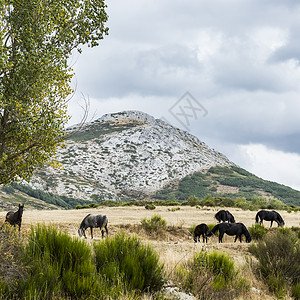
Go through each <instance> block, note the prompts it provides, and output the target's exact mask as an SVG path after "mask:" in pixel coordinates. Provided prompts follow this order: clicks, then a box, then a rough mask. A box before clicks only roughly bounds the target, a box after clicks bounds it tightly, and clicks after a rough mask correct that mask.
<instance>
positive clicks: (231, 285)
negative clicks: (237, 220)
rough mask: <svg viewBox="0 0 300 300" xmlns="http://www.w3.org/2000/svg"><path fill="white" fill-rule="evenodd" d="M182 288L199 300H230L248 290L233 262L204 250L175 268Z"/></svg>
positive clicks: (222, 255) (224, 255)
mask: <svg viewBox="0 0 300 300" xmlns="http://www.w3.org/2000/svg"><path fill="white" fill-rule="evenodd" d="M176 276H177V277H178V279H179V280H180V281H181V282H182V284H183V287H184V288H185V289H186V290H188V291H191V292H192V293H193V294H194V295H195V296H196V297H197V298H199V299H232V298H233V296H235V295H238V294H240V293H242V292H244V291H246V290H248V289H249V285H248V283H247V282H246V280H245V279H243V278H240V277H239V276H238V272H237V271H236V270H235V267H234V261H233V260H232V259H231V258H230V257H229V256H228V255H227V254H224V253H218V252H216V251H214V252H212V253H208V252H207V251H205V250H202V251H200V252H197V253H195V255H194V257H193V259H192V260H191V261H190V262H188V263H184V264H182V265H180V266H179V267H177V268H176Z"/></svg>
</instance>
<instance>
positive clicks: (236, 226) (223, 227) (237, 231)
mask: <svg viewBox="0 0 300 300" xmlns="http://www.w3.org/2000/svg"><path fill="white" fill-rule="evenodd" d="M217 230H219V243H222V240H223V236H224V233H226V234H228V235H235V239H234V242H236V240H237V239H238V238H239V240H240V242H242V235H244V236H245V238H246V242H247V243H250V242H251V236H250V233H249V231H248V229H247V228H246V226H245V225H244V224H243V223H220V224H217V225H216V226H215V227H214V228H213V229H212V230H211V231H210V232H209V233H208V234H207V236H212V235H213V234H214V233H215V232H216V231H217Z"/></svg>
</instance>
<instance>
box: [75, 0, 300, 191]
mask: <svg viewBox="0 0 300 300" xmlns="http://www.w3.org/2000/svg"><path fill="white" fill-rule="evenodd" d="M107 5H108V8H107V13H108V15H109V22H108V24H107V25H108V26H109V28H110V31H109V35H108V36H106V37H105V39H104V40H103V41H101V43H100V46H99V47H97V48H93V49H87V48H84V49H83V54H81V55H79V56H78V55H74V57H73V60H74V62H75V64H74V66H73V68H74V71H75V74H76V76H75V80H74V87H75V86H76V93H75V95H74V97H73V98H72V100H71V101H70V105H69V111H70V115H71V116H72V118H71V120H70V123H69V124H70V125H72V124H75V123H78V122H79V121H80V118H81V117H82V114H83V113H82V110H81V108H80V105H81V104H82V95H84V96H85V97H86V98H89V100H90V116H89V119H97V118H99V117H101V116H102V115H103V114H105V113H110V112H118V111H123V110H141V111H143V112H146V113H148V114H150V115H153V116H154V117H156V118H163V119H164V120H166V121H168V122H169V123H171V124H172V125H174V126H176V127H179V128H182V129H184V130H187V131H189V132H190V133H192V134H194V135H196V136H197V137H198V138H199V139H200V140H202V141H204V142H205V143H206V144H208V145H209V146H211V147H212V148H214V149H216V150H218V151H220V152H222V153H223V154H225V155H226V156H227V157H228V158H229V159H231V160H232V161H233V162H235V163H236V164H238V165H240V166H241V167H243V168H245V169H247V170H248V171H250V172H253V173H254V174H256V175H257V176H259V177H262V178H264V179H268V180H272V181H276V182H279V183H282V184H285V185H288V186H291V187H293V188H296V189H298V190H300V117H299V114H300V65H299V59H300V39H299V36H300V1H299V0H251V1H250V0H249V1H247V0H214V1H211V0H205V1H204V0H194V1H192V0H185V1H183V0H181V1H179V0H172V1H171V0H159V1H158V0H152V1H150V0H149V1H146V0H112V1H107Z"/></svg>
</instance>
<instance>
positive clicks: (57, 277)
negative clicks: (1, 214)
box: [18, 226, 100, 299]
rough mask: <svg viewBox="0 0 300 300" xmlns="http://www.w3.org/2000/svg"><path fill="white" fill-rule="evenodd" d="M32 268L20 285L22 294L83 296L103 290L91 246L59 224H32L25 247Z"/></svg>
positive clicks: (19, 290) (45, 297)
mask: <svg viewBox="0 0 300 300" xmlns="http://www.w3.org/2000/svg"><path fill="white" fill-rule="evenodd" d="M24 251H25V261H26V263H27V265H28V266H30V269H29V271H28V274H27V276H26V278H25V279H24V280H23V282H21V283H20V287H19V289H18V292H19V296H20V298H21V297H23V298H29V299H30V298H37V299H51V298H53V297H58V296H59V297H71V298H81V297H83V296H84V297H90V296H92V295H97V294H99V290H100V289H99V287H100V284H99V282H98V280H97V276H96V268H95V265H94V263H93V260H92V259H93V257H92V252H91V248H90V247H89V246H88V245H87V244H86V243H85V241H83V240H79V239H74V238H72V237H71V236H69V235H68V234H67V233H63V232H60V231H58V230H57V229H56V228H55V227H46V226H37V227H35V228H33V227H32V229H31V235H30V238H29V241H28V244H27V245H26V247H25V250H24Z"/></svg>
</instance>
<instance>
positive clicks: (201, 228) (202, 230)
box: [194, 223, 209, 243]
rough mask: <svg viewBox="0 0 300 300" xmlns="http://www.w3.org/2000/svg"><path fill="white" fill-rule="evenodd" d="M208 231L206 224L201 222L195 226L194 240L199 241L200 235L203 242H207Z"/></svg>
mask: <svg viewBox="0 0 300 300" xmlns="http://www.w3.org/2000/svg"><path fill="white" fill-rule="evenodd" d="M208 231H209V228H208V226H207V225H206V224H204V223H202V224H199V225H197V226H196V228H195V231H194V242H195V243H197V241H198V242H200V236H201V235H202V238H203V243H204V242H205V241H206V243H207V236H206V234H207V232H208Z"/></svg>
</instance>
